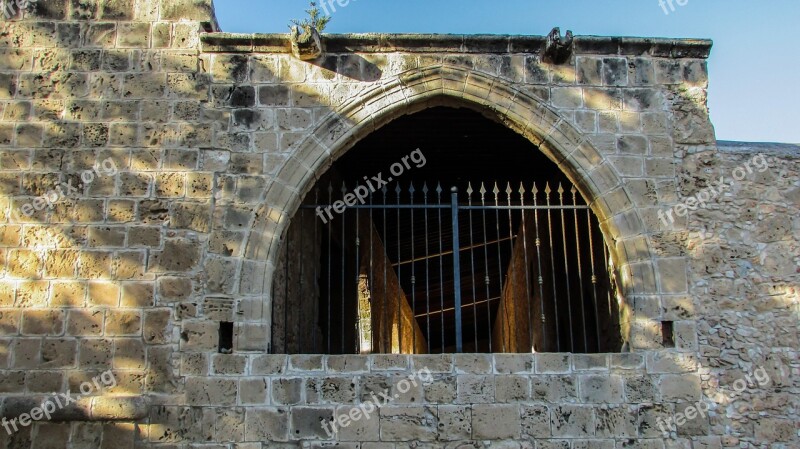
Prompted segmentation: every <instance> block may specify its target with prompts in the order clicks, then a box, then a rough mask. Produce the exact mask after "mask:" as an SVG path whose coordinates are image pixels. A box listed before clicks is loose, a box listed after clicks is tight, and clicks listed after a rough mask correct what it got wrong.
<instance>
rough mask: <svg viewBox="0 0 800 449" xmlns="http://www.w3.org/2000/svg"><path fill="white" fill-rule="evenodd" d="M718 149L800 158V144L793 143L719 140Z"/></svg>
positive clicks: (729, 151) (726, 151)
mask: <svg viewBox="0 0 800 449" xmlns="http://www.w3.org/2000/svg"><path fill="white" fill-rule="evenodd" d="M717 149H718V150H719V151H720V152H723V153H769V154H781V155H784V156H796V157H800V144H793V143H776V142H739V141H730V140H718V141H717Z"/></svg>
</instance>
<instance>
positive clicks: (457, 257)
mask: <svg viewBox="0 0 800 449" xmlns="http://www.w3.org/2000/svg"><path fill="white" fill-rule="evenodd" d="M450 192H451V193H450V210H451V211H452V213H453V292H454V293H455V308H456V310H455V312H456V353H459V354H460V353H462V352H464V342H463V341H462V337H463V335H462V329H461V254H460V251H461V250H460V246H459V241H458V187H453V188H452V189H450Z"/></svg>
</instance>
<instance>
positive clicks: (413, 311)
mask: <svg viewBox="0 0 800 449" xmlns="http://www.w3.org/2000/svg"><path fill="white" fill-rule="evenodd" d="M408 192H409V196H410V204H411V205H413V204H414V183H413V182H412V183H411V187H409V189H408ZM398 212H399V211H398ZM414 226H415V222H414V208H411V223H410V226H409V227H410V228H411V348H412V350H411V354H416V353H417V327H416V326H414V323H415V321H416V320H417V318H416V317H417V277H416V265H417V263H416V262H415V261H414V260H415V259H414V256H415V251H414V245H415V244H416V242H415V241H414ZM397 262H398V263H399V262H400V258H399V257H398V260H397ZM397 268H398V269H400V266H399V265H398V266H397Z"/></svg>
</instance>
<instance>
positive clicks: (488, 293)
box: [480, 182, 494, 351]
mask: <svg viewBox="0 0 800 449" xmlns="http://www.w3.org/2000/svg"><path fill="white" fill-rule="evenodd" d="M480 192H481V206H483V207H484V209H482V210H481V214H482V216H483V241H484V244H483V269H484V270H485V274H486V277H485V279H484V282H485V283H486V323H487V327H488V329H489V351H494V349H493V348H492V302H491V301H490V299H491V297H492V294H491V291H490V282H491V278H490V277H489V245H488V243H487V242H488V240H489V238H488V235H487V233H486V209H485V207H486V187H485V186H484V184H483V182H481V189H480Z"/></svg>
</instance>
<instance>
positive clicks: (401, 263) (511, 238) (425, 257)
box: [392, 235, 517, 267]
mask: <svg viewBox="0 0 800 449" xmlns="http://www.w3.org/2000/svg"><path fill="white" fill-rule="evenodd" d="M515 238H517V236H516V235H514V236H511V237H506V238H503V239H500V240H492V241H489V242H485V243H481V244H479V245H471V246H462V247H460V248H459V250H460V251H469V250H471V249H478V248H483V247H484V246H486V245H493V244H495V243H501V242H507V241H509V240H513V239H515ZM450 254H453V251H452V250H450V251H445V252H443V253H436V254H431V255H429V256H424V257H417V258H415V259H411V260H404V261H402V262H395V263H393V264H392V266H393V267H396V266H398V265H408V264H410V263H415V262H422V261H423V260H428V259H437V258H439V257H442V256H449V255H450Z"/></svg>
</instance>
